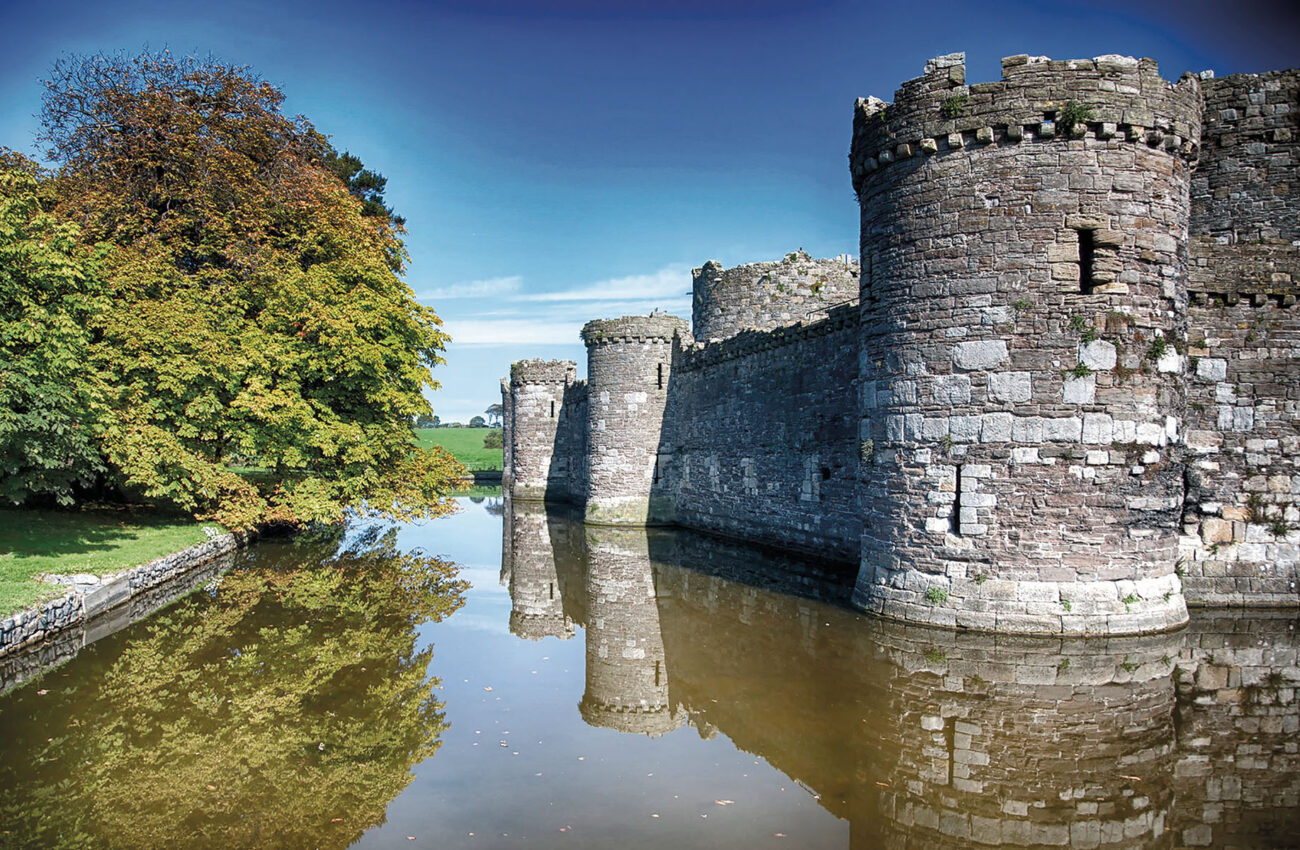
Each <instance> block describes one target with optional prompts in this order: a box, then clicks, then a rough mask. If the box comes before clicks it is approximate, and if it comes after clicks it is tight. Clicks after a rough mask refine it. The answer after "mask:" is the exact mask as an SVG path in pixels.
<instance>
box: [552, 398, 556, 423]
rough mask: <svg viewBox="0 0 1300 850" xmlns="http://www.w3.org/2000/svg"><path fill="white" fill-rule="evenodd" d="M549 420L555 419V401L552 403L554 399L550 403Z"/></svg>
mask: <svg viewBox="0 0 1300 850" xmlns="http://www.w3.org/2000/svg"><path fill="white" fill-rule="evenodd" d="M551 418H552V419H554V418H555V401H554V399H552V401H551Z"/></svg>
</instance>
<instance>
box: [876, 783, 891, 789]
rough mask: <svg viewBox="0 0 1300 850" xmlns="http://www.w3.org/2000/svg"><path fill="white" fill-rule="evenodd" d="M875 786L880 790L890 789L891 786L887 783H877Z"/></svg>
mask: <svg viewBox="0 0 1300 850" xmlns="http://www.w3.org/2000/svg"><path fill="white" fill-rule="evenodd" d="M876 784H877V785H879V786H880V787H881V788H889V787H892V786H890V784H889V783H888V782H877V783H876Z"/></svg>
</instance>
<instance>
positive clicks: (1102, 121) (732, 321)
mask: <svg viewBox="0 0 1300 850" xmlns="http://www.w3.org/2000/svg"><path fill="white" fill-rule="evenodd" d="M1298 119H1300V71H1294V70H1293V71H1278V72H1270V73H1267V74H1259V75H1238V76H1233V77H1228V78H1224V79H1214V77H1213V75H1212V73H1211V72H1204V73H1202V74H1199V75H1191V74H1185V75H1184V76H1183V77H1182V78H1181V79H1179V80H1178V81H1177V82H1169V81H1167V80H1164V79H1163V78H1161V76H1160V74H1159V69H1158V68H1157V66H1156V63H1155V62H1153V61H1151V60H1149V59H1134V58H1130V57H1125V56H1116V55H1106V56H1098V57H1096V58H1094V59H1075V60H1067V61H1053V60H1049V59H1047V58H1045V57H1031V56H1023V55H1022V56H1012V57H1009V58H1007V59H1004V60H1003V62H1002V79H1001V80H998V81H994V82H987V83H976V84H973V85H971V84H968V83H967V80H966V63H965V56H964V54H960V53H955V54H949V55H947V56H940V57H937V58H935V59H932V60H930V61H929V62H928V63H926V67H925V73H924V74H923V75H922V76H920V77H918V78H916V79H913V80H909V81H907V82H905V83H903V84H902V86H901V87H900V88H899V89H898V91H897V93H896V94H895V96H894V102H893V103H892V104H886V103H885V102H884V101H882V100H879V99H877V98H864V99H861V100H858V101H857V103H856V105H855V108H854V119H853V137H852V150H851V153H850V170H851V178H852V182H853V187H854V189H855V191H856V193H857V195H858V200H859V205H860V209H859V224H860V234H859V244H858V248H859V261H854V260H853V259H851V258H847V257H838V258H835V259H830V260H817V259H814V258H813V257H812V256H810V255H809V254H807V253H805V252H803V251H802V250H800V251H796V252H793V253H790V254H787V255H786V256H785V257H784V258H782V259H780V260H776V261H774V262H762V263H751V264H746V265H741V266H736V267H734V268H730V269H725V268H723V267H722V266H721V264H719V263H717V262H714V261H710V262H706V263H704V264H702V265H701V266H700V267H699V268H698V269H695V270H694V272H693V301H692V320H693V324H692V325H691V326H690V327H688V325H687V323H686V322H685V321H684V320H683V319H680V318H677V317H673V316H667V315H663V314H651V315H649V316H624V317H622V318H616V319H601V320H597V321H592V322H589V323H588V324H587V325H586V326H585V327H584V328H583V330H582V338H583V341H584V342H585V343H586V344H587V356H588V369H587V371H588V380H589V383H588V384H587V385H583V384H581V383H579V382H577V381H576V378H575V377H574V375H573V372H572V371H571V369H570V366H571V364H568V365H565V364H556V363H554V362H551V363H546V362H545V361H525V362H524V363H521V364H516V367H515V369H513V370H512V376H511V383H510V386H509V387H508V388H507V393H506V395H507V402H508V403H507V405H506V408H507V412H508V413H507V421H508V426H507V427H513V428H517V429H518V428H522V429H525V430H526V431H527V433H519V434H517V435H516V436H514V437H512V438H511V440H510V441H509V448H508V450H507V466H508V467H513V468H516V469H518V470H522V472H520V473H519V474H517V475H516V476H515V477H516V479H518V480H517V482H516V484H515V487H514V490H513V492H514V493H515V494H516V495H517V496H518V495H520V494H521V492H522V493H524V494H525V495H526V494H527V492H528V491H527V488H526V487H522V488H521V485H520V483H519V481H523V480H524V478H525V477H526V474H531V476H532V478H531V479H530V480H532V481H534V482H536V481H538V480H544V481H546V483H547V493H548V495H556V494H560V493H567V494H568V496H569V497H570V498H574V497H575V494H580V495H578V496H577V497H576V498H574V500H575V501H581V502H583V503H584V505H585V511H586V513H585V520H586V522H587V524H588V525H589V526H599V525H614V526H618V525H624V526H626V525H654V524H669V523H676V524H680V525H684V526H687V527H691V528H696V529H701V530H707V531H711V532H716V533H721V534H724V535H732V536H736V537H741V538H746V539H749V540H753V541H755V542H760V543H764V544H767V545H772V546H776V547H780V548H783V549H785V550H787V551H791V552H808V553H816V554H817V555H818V556H819V557H827V558H831V559H840V560H845V561H852V562H854V563H855V564H856V566H857V582H856V585H855V589H854V594H853V601H854V603H855V604H856V605H857V606H858V607H860V608H862V609H863V610H866V611H868V612H872V613H875V614H878V615H880V616H882V617H885V618H888V619H897V620H905V621H911V622H918V623H926V624H930V625H936V626H943V627H948V628H955V629H959V630H972V631H989V632H998V633H1012V634H1030V635H1047V634H1050V635H1059V636H1093V635H1118V634H1134V633H1146V632H1158V631H1164V630H1170V629H1176V628H1179V627H1181V626H1182V625H1183V624H1184V623H1185V622H1186V621H1187V605H1188V604H1189V603H1198V602H1199V603H1202V604H1234V605H1241V604H1269V605H1296V604H1298V603H1300V590H1298V589H1297V587H1298V586H1300V390H1297V389H1296V388H1297V387H1300V365H1297V364H1300V310H1296V309H1295V305H1296V303H1297V300H1298V299H1300V192H1297V191H1295V187H1296V186H1297V185H1300V125H1297V120H1298ZM692 331H693V333H692ZM697 340H698V341H697ZM566 417H567V418H566ZM557 418H558V419H562V420H563V422H562V423H561V422H557V421H556V419H557ZM578 422H580V423H581V427H580V428H575V423H578ZM530 440H531V442H530ZM548 441H550V442H548ZM551 442H553V444H554V445H553V447H552V445H551ZM552 448H553V452H552ZM548 452H550V454H548ZM538 458H545V459H546V460H547V461H549V478H545V477H543V476H541V475H539V472H538V470H539V463H538V460H537V459H538ZM530 459H531V460H530ZM530 463H531V466H530ZM530 469H531V470H532V472H531V473H529V472H528V470H530ZM566 481H567V483H562V482H566ZM606 548H608V549H609V551H606V552H604V556H603V557H606V558H607V559H612V560H611V563H614V562H618V561H619V557H621V556H619V555H618V552H616V551H614V550H615V549H617V547H613V548H609V547H606ZM612 575H617V571H615V573H612ZM614 589H615V588H613V586H611V588H610V593H607V594H606V596H607V597H609V598H613V591H614ZM631 610H632V609H629V611H631ZM620 616H621V617H624V618H625V619H626V618H630V617H632V616H633V615H632V614H631V613H625V614H620ZM589 634H590V633H589ZM598 690H600V689H590V691H589V694H588V696H587V698H584V708H583V710H584V716H588V715H590V717H591V718H596V717H600V718H603V719H602V720H598V721H596V722H600V723H602V724H616V723H621V722H623V720H622V719H623V718H633V719H634V720H635V723H634V724H633V725H634V726H638V727H639V726H640V725H641V724H643V723H645V722H646V720H645V718H646V717H653V718H667V717H668V715H667V714H664V713H663V712H662V710H661V709H662V703H661V702H659V701H657V700H656V699H650V698H644V701H643V699H641V698H639V699H638V700H635V701H630V700H627V699H624V698H622V697H621V696H620V697H618V698H604V697H603V696H601V695H600V694H599V693H598ZM629 692H631V691H630V690H629ZM646 706H649V708H646ZM655 722H659V721H658V720H656V721H655ZM673 722H675V721H673ZM669 725H671V724H669ZM620 728H623V727H620ZM646 728H648V727H646ZM655 728H658V727H655Z"/></svg>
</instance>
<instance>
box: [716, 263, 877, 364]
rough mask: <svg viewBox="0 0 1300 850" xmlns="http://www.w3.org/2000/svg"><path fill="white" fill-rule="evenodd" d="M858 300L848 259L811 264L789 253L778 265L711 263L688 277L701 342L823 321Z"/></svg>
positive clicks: (854, 265)
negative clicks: (832, 311) (836, 309)
mask: <svg viewBox="0 0 1300 850" xmlns="http://www.w3.org/2000/svg"><path fill="white" fill-rule="evenodd" d="M856 300H858V261H857V260H856V259H854V258H852V257H849V256H848V255H844V256H841V257H835V258H833V259H829V260H814V259H813V258H812V257H811V256H810V255H809V254H807V253H806V252H804V251H792V252H791V253H789V254H786V255H785V257H784V258H783V259H781V260H779V261H777V262H773V263H746V264H745V265H743V266H736V267H734V268H730V269H724V268H723V267H722V264H721V263H719V262H717V261H716V260H709V261H708V262H707V263H705V264H704V265H703V266H701V267H700V268H698V269H696V270H695V271H694V272H692V274H691V326H692V328H693V329H694V331H695V338H696V339H697V340H699V341H700V342H710V341H713V340H720V339H726V338H728V337H732V336H735V335H736V334H738V333H740V332H741V331H745V330H764V331H765V330H772V329H773V328H780V327H785V326H786V325H792V324H794V323H795V322H806V321H810V320H815V319H817V318H824V317H825V314H826V311H827V310H829V309H830V308H831V307H834V306H837V305H839V304H843V303H845V302H848V301H856Z"/></svg>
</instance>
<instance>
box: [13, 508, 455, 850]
mask: <svg viewBox="0 0 1300 850" xmlns="http://www.w3.org/2000/svg"><path fill="white" fill-rule="evenodd" d="M395 537H396V535H395V532H393V531H392V530H389V531H388V532H387V533H381V532H380V531H379V530H378V529H371V530H370V531H369V532H368V533H363V534H361V535H360V536H357V537H355V538H352V539H349V540H348V541H346V542H343V543H340V541H339V540H337V539H331V540H317V541H314V542H299V543H294V544H285V543H264V544H261V545H259V546H257V547H255V549H254V550H252V551H251V552H250V553H249V555H248V561H249V563H248V564H247V565H246V566H244V567H243V568H237V569H235V570H233V571H232V572H230V573H229V574H227V575H226V576H225V577H224V578H223V579H222V580H221V582H220V584H219V587H217V588H216V589H215V591H212V592H209V593H202V592H201V593H198V594H196V595H193V596H190V597H188V598H186V599H184V600H182V601H181V602H179V603H177V604H176V605H174V606H173V607H172V608H170V609H168V610H166V611H164V612H162V613H161V614H159V615H157V616H155V617H153V618H151V619H149V620H147V621H146V622H144V623H141V624H139V625H137V626H135V627H132V628H130V629H128V630H127V631H125V632H123V633H122V634H120V635H118V636H115V637H114V638H111V639H108V640H107V641H105V642H104V643H105V645H103V646H97V647H96V649H95V650H93V651H88V652H86V653H84V654H83V656H82V659H79V662H78V663H81V662H82V661H85V663H87V664H90V665H95V664H96V663H97V660H98V659H107V660H106V661H103V662H99V669H97V670H94V671H89V672H88V671H86V670H85V669H83V668H79V669H78V675H77V676H75V677H72V678H68V679H63V678H61V677H60V676H59V674H58V672H57V671H55V672H51V673H47V674H46V676H45V679H44V680H43V681H42V682H40V683H32V684H30V685H28V686H27V687H25V688H23V689H21V690H20V691H17V692H15V693H13V694H10V695H8V696H7V697H6V698H5V702H6V703H7V704H4V705H0V712H3V715H4V716H5V722H6V726H5V730H6V735H5V739H4V741H3V743H0V823H2V824H3V829H4V830H5V834H4V835H0V846H2V845H4V844H5V842H7V841H19V840H21V842H22V843H21V846H49V847H234V846H243V847H253V846H274V847H299V846H301V847H346V846H348V845H349V844H351V843H352V842H353V841H355V840H356V839H357V838H358V837H359V836H360V835H361V833H362V832H363V831H365V830H366V829H368V828H369V827H371V826H373V825H375V824H378V823H381V822H383V819H384V810H385V808H386V806H387V805H388V803H389V801H390V800H392V799H393V798H394V797H395V796H396V795H397V794H398V793H399V792H400V791H401V790H402V789H403V788H405V787H406V786H407V784H408V783H409V782H410V781H411V778H412V773H411V769H412V767H413V766H414V765H415V764H417V763H419V762H420V761H422V760H424V759H427V758H428V757H429V756H431V755H432V754H433V753H434V752H435V751H436V750H437V748H438V743H439V735H440V734H441V733H442V732H443V730H444V729H445V728H446V725H445V721H444V716H443V705H442V703H440V702H439V701H438V700H437V699H436V698H435V696H434V693H433V691H434V688H435V687H437V685H438V681H437V679H434V678H430V677H428V675H427V668H428V665H429V662H430V660H431V658H432V655H433V650H432V647H424V648H420V649H417V627H418V626H419V625H420V624H422V623H426V622H430V621H438V620H441V619H443V618H444V617H447V616H448V615H450V614H451V613H452V612H454V611H455V610H456V609H457V608H459V607H460V605H461V604H462V601H463V594H464V591H465V589H466V586H465V583H464V582H462V581H460V580H458V579H457V578H456V568H455V567H454V566H453V565H451V564H448V563H444V562H442V561H439V560H438V559H436V558H429V557H425V556H423V555H421V554H411V553H402V552H399V551H398V550H397V548H396V546H395ZM22 703H29V704H28V705H25V706H24V705H22ZM31 703H35V705H32V704H31Z"/></svg>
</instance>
